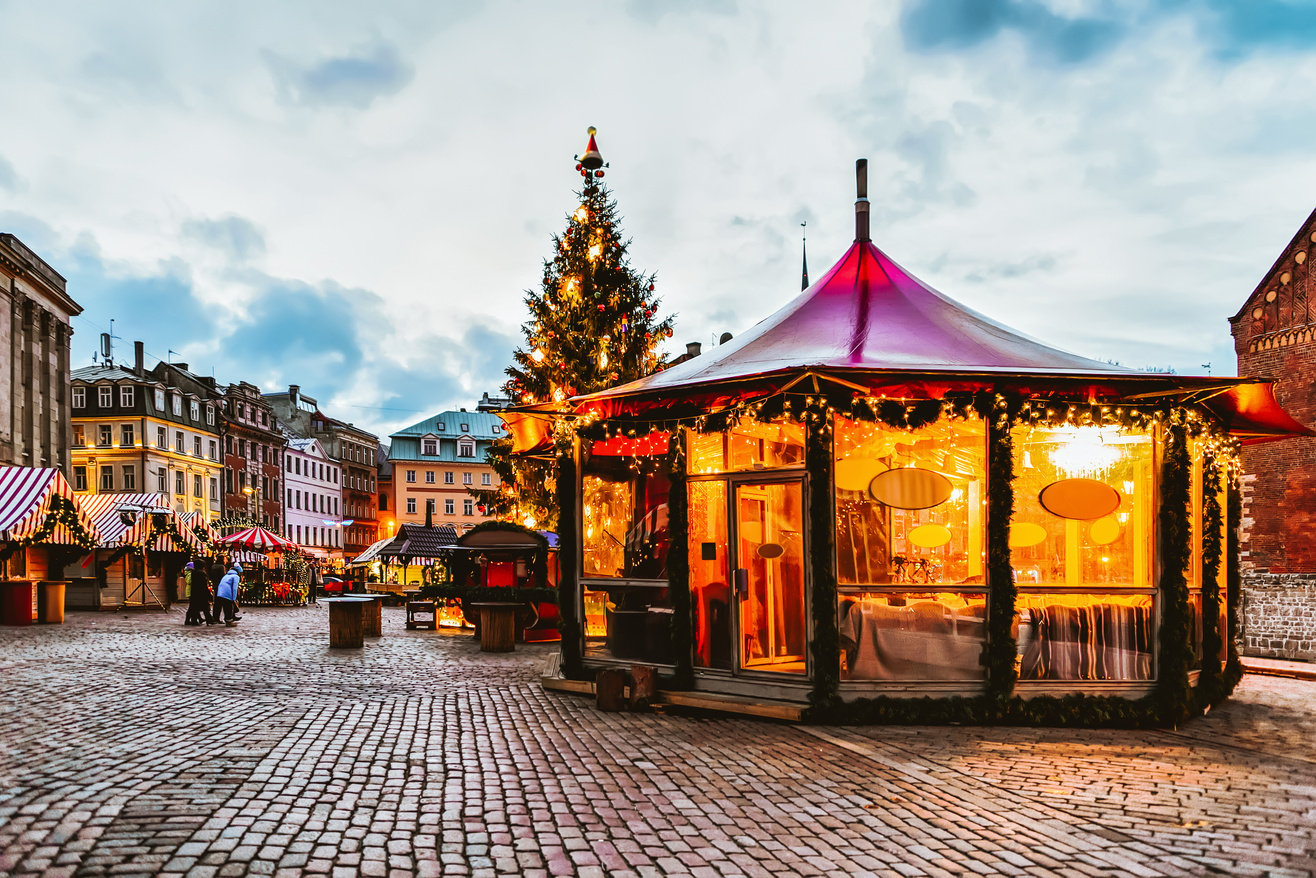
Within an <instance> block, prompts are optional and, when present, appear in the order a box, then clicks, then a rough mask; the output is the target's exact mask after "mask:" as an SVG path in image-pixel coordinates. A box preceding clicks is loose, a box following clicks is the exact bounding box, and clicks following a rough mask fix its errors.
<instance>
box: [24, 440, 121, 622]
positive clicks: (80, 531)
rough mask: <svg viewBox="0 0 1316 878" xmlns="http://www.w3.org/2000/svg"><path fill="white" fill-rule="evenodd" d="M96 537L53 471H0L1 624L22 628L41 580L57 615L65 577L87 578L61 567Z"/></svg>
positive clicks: (69, 489)
mask: <svg viewBox="0 0 1316 878" xmlns="http://www.w3.org/2000/svg"><path fill="white" fill-rule="evenodd" d="M98 539H99V536H98V534H97V532H96V527H95V524H94V522H93V521H92V519H91V517H90V516H89V515H87V514H86V513H85V512H84V511H83V510H82V509H80V508H79V506H78V504H77V501H76V499H75V495H74V493H73V489H72V487H70V485H69V483H68V481H67V480H66V479H65V478H64V475H63V474H62V473H61V472H60V471H59V470H57V469H49V468H32V467H18V466H6V467H0V583H5V584H4V585H0V617H3V623H4V624H24V623H25V622H27V621H30V620H31V619H32V618H35V617H36V615H37V610H38V604H39V602H40V600H41V594H42V590H43V587H42V585H41V584H42V583H43V582H44V583H51V584H52V585H51V586H48V587H46V590H47V592H49V593H50V596H53V597H58V599H59V601H60V614H61V616H62V607H63V604H64V601H65V599H66V598H65V596H64V595H63V589H64V588H65V587H67V586H68V585H69V584H70V582H71V580H70V579H69V578H68V577H69V576H70V575H71V576H72V577H73V580H72V581H73V582H77V581H80V580H83V579H87V578H88V577H90V573H89V572H88V571H87V570H84V569H82V568H80V567H75V568H74V569H72V570H66V569H65V567H66V565H71V564H72V562H74V561H75V560H76V559H78V558H83V557H86V556H87V555H88V553H89V552H91V551H92V550H93V549H94V548H95V546H96V542H97V540H98ZM56 591H58V592H59V594H58V595H55V594H54V592H56ZM25 608H27V609H25ZM27 610H30V613H28V612H27ZM11 616H12V620H11V618H10V617H11Z"/></svg>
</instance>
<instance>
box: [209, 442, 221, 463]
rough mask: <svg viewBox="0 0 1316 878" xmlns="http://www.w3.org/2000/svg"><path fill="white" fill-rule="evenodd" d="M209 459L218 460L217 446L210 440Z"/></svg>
mask: <svg viewBox="0 0 1316 878" xmlns="http://www.w3.org/2000/svg"><path fill="white" fill-rule="evenodd" d="M210 459H211V460H219V444H218V443H217V442H215V440H214V439H211V440H210Z"/></svg>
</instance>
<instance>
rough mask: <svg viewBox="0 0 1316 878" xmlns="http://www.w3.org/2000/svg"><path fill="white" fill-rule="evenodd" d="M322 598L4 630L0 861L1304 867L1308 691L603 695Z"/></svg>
mask: <svg viewBox="0 0 1316 878" xmlns="http://www.w3.org/2000/svg"><path fill="white" fill-rule="evenodd" d="M384 613H385V616H384V636H383V638H381V639H380V640H378V641H367V644H366V647H365V648H364V649H363V650H360V651H347V652H342V651H339V652H331V651H330V650H329V649H328V635H327V629H328V621H327V615H328V613H327V609H326V608H325V607H323V606H320V607H314V606H312V607H308V608H304V609H288V610H263V609H250V610H247V611H245V618H244V620H243V621H242V622H241V623H240V624H239V626H238V627H236V628H232V629H225V628H209V629H206V628H202V629H196V628H186V627H184V626H183V625H182V624H181V623H182V617H183V611H182V609H181V608H178V609H175V610H174V611H173V612H171V613H167V614H166V613H147V614H140V615H129V614H126V613H124V614H117V615H116V614H92V613H71V614H69V617H68V620H67V622H66V623H65V624H64V625H63V626H59V627H47V626H42V627H32V628H6V629H0V679H3V681H4V697H3V699H0V742H3V747H2V748H0V874H6V875H49V876H57V875H145V874H168V875H198V876H209V875H223V876H228V875H248V874H252V875H280V876H283V875H307V874H310V875H342V876H347V875H399V876H409V875H479V876H501V875H529V876H536V875H579V876H601V875H669V874H670V875H698V876H724V875H725V876H731V875H747V876H769V875H905V876H920V875H1137V876H1159V875H1207V874H1218V875H1258V876H1261V875H1265V876H1298V875H1311V874H1316V753H1314V752H1313V749H1312V741H1313V740H1316V734H1314V733H1316V683H1314V682H1310V681H1301V680H1290V679H1283V678H1276V677H1259V676H1248V677H1246V678H1245V679H1244V681H1243V684H1242V685H1241V686H1240V688H1239V691H1238V692H1237V693H1236V695H1235V697H1234V699H1233V701H1232V702H1231V703H1230V704H1228V705H1227V706H1226V707H1224V708H1222V709H1220V710H1217V711H1214V712H1212V713H1211V714H1209V715H1208V716H1207V717H1205V718H1203V719H1200V720H1197V721H1194V722H1192V723H1190V724H1189V725H1187V726H1185V727H1183V728H1180V729H1178V730H1175V731H1142V732H1127V731H1075V730H1059V729H1010V728H911V727H865V728H837V727H802V726H794V725H785V724H778V723H771V722H762V721H754V720H747V719H739V718H728V717H714V716H708V715H675V714H653V713H647V714H639V713H634V714H609V713H599V712H598V711H596V710H595V709H594V707H593V703H592V702H591V701H590V700H588V699H585V698H582V697H579V696H572V695H563V694H556V693H546V692H543V691H541V690H540V688H539V686H538V683H537V676H538V674H539V671H540V669H541V668H542V666H543V664H544V661H545V659H546V657H547V656H548V655H549V654H550V653H551V652H552V651H553V650H554V649H555V648H556V647H555V646H553V645H518V647H517V650H516V652H514V653H511V654H506V655H493V654H483V653H481V652H480V651H479V649H478V645H477V644H476V643H474V642H473V640H472V638H470V637H469V636H462V635H450V634H444V633H435V632H421V631H407V630H405V628H404V625H403V614H402V612H401V610H398V609H386V610H385V611H384Z"/></svg>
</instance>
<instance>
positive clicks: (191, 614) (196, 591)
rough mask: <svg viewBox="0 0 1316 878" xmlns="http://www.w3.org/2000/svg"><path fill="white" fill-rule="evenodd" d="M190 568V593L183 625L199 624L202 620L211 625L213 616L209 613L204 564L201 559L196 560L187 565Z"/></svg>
mask: <svg viewBox="0 0 1316 878" xmlns="http://www.w3.org/2000/svg"><path fill="white" fill-rule="evenodd" d="M188 566H189V567H191V568H192V576H191V578H190V582H191V589H192V591H191V593H190V594H189V595H188V602H187V621H186V622H184V624H185V625H200V624H201V623H202V622H204V623H205V624H207V625H213V624H214V621H213V617H212V616H211V615H210V594H211V592H210V578H209V577H208V576H206V565H205V563H204V562H202V561H196V562H194V563H192V564H189V565H188Z"/></svg>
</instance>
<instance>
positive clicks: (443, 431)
mask: <svg viewBox="0 0 1316 878" xmlns="http://www.w3.org/2000/svg"><path fill="white" fill-rule="evenodd" d="M463 427H465V428H466V429H462V428H463ZM503 435H504V434H503V422H502V419H501V418H499V417H498V416H497V415H495V414H490V413H489V412H462V411H456V412H439V413H438V414H437V415H434V416H433V417H430V418H426V419H425V420H423V421H421V422H420V423H418V424H412V425H411V426H410V427H405V428H403V429H401V430H398V431H397V432H396V433H393V434H392V435H391V436H389V438H390V439H392V440H393V442H392V446H391V447H390V449H389V453H388V459H389V460H392V461H397V460H417V461H436V462H442V463H484V453H485V451H487V450H488V448H489V443H491V442H493V441H494V440H495V439H500V438H502V436H503ZM425 436H433V437H435V438H437V439H438V452H439V453H438V454H421V439H422V438H423V437H425ZM463 437H465V438H471V439H474V440H475V457H473V458H472V457H458V456H457V440H458V439H460V438H463Z"/></svg>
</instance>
